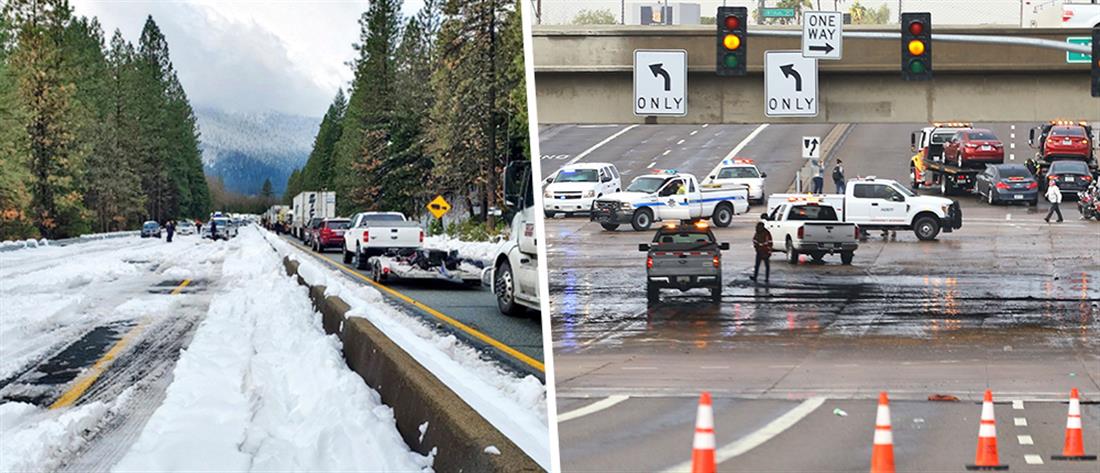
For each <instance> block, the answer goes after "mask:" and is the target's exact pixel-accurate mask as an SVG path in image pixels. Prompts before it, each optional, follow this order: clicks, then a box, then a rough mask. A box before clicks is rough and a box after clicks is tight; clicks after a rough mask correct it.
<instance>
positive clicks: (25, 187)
mask: <svg viewBox="0 0 1100 473" xmlns="http://www.w3.org/2000/svg"><path fill="white" fill-rule="evenodd" d="M4 3H5V4H4V6H3V7H2V8H0V239H10V238H28V237H45V238H63V237H68V236H74V235H79V234H82V233H87V232H89V231H114V230H124V229H133V228H137V227H140V225H141V223H142V222H143V221H144V220H147V219H153V220H158V221H161V222H163V221H165V220H168V219H174V218H187V217H202V216H204V215H206V214H207V212H209V209H210V190H209V188H208V187H207V183H206V179H205V176H204V175H203V170H202V160H201V154H200V151H199V134H198V130H197V128H196V124H195V115H194V112H193V111H192V109H191V105H190V103H189V102H188V99H187V94H186V93H185V92H184V90H183V87H182V86H181V85H180V82H179V79H178V78H177V76H176V72H175V70H174V69H173V66H172V62H171V60H170V58H169V53H168V43H167V41H166V40H165V37H164V35H163V34H162V33H161V31H160V28H158V27H157V24H156V22H154V21H153V18H152V17H151V16H150V17H148V18H147V19H146V21H145V25H144V28H143V29H142V32H141V38H140V39H139V41H138V44H137V46H136V47H135V46H134V45H133V44H132V43H130V42H128V41H126V39H125V38H123V37H122V33H121V32H120V31H119V30H117V29H116V30H115V32H114V34H113V35H112V36H111V39H110V41H107V40H106V39H105V36H104V32H103V28H102V26H101V25H100V24H99V21H98V20H97V19H96V18H94V17H93V18H87V17H77V16H75V15H74V13H73V9H72V7H71V6H70V5H69V2H68V1H67V0H5V2H4Z"/></svg>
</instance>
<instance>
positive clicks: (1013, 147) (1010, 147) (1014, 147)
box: [1008, 143, 1016, 149]
mask: <svg viewBox="0 0 1100 473" xmlns="http://www.w3.org/2000/svg"><path fill="white" fill-rule="evenodd" d="M1008 148H1009V149H1016V143H1009V144H1008Z"/></svg>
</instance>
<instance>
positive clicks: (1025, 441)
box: [1016, 435, 1035, 445]
mask: <svg viewBox="0 0 1100 473" xmlns="http://www.w3.org/2000/svg"><path fill="white" fill-rule="evenodd" d="M1016 441H1017V442H1019V443H1020V445H1035V441H1034V440H1032V439H1031V436H1030V435H1017V436H1016Z"/></svg>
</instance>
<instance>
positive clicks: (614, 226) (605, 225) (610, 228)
mask: <svg viewBox="0 0 1100 473" xmlns="http://www.w3.org/2000/svg"><path fill="white" fill-rule="evenodd" d="M600 226H601V227H603V229H604V230H607V231H609V232H613V231H615V230H616V229H618V228H619V224H617V223H601V224H600Z"/></svg>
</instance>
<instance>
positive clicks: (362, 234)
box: [344, 212, 424, 269]
mask: <svg viewBox="0 0 1100 473" xmlns="http://www.w3.org/2000/svg"><path fill="white" fill-rule="evenodd" d="M423 244H424V230H422V229H421V228H420V225H419V224H418V223H416V222H410V221H409V219H407V218H405V215H404V214H402V213H400V212H360V213H357V214H355V216H354V217H352V218H351V227H349V228H348V229H347V230H346V231H345V232H344V263H351V262H353V261H354V262H355V267H356V269H367V259H368V258H370V257H371V256H376V255H381V254H384V253H386V251H388V250H393V249H398V248H420V247H421V245H423Z"/></svg>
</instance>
